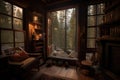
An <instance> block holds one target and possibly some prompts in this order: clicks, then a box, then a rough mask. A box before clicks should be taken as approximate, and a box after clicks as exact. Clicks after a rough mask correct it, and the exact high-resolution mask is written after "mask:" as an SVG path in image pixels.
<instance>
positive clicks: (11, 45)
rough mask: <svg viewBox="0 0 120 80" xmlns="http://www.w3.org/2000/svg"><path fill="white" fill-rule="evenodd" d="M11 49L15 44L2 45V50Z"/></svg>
mask: <svg viewBox="0 0 120 80" xmlns="http://www.w3.org/2000/svg"><path fill="white" fill-rule="evenodd" d="M9 48H13V43H9V44H1V50H5V49H9Z"/></svg>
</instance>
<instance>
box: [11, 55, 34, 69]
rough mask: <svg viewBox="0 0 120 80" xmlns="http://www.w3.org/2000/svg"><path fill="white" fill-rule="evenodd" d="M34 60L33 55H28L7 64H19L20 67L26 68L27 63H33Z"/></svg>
mask: <svg viewBox="0 0 120 80" xmlns="http://www.w3.org/2000/svg"><path fill="white" fill-rule="evenodd" d="M35 60H36V58H35V57H29V58H27V59H25V60H23V61H21V62H15V61H9V64H11V65H20V66H21V68H26V67H27V66H28V65H30V64H31V63H33V62H34V61H35Z"/></svg>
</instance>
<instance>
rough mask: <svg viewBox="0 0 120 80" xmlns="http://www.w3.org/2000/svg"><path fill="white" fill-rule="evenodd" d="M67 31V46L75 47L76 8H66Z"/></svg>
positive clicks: (69, 47)
mask: <svg viewBox="0 0 120 80" xmlns="http://www.w3.org/2000/svg"><path fill="white" fill-rule="evenodd" d="M66 31H67V34H66V36H67V38H66V40H67V41H66V42H67V44H66V45H67V46H66V47H67V49H75V37H76V34H75V33H76V16H75V9H74V8H72V9H68V10H66Z"/></svg>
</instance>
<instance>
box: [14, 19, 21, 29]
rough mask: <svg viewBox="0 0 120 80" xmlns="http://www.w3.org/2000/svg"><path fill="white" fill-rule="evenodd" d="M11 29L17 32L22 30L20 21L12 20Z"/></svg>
mask: <svg viewBox="0 0 120 80" xmlns="http://www.w3.org/2000/svg"><path fill="white" fill-rule="evenodd" d="M13 27H14V29H17V30H23V23H22V20H20V19H17V18H14V19H13Z"/></svg>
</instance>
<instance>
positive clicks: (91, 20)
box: [88, 16, 96, 26]
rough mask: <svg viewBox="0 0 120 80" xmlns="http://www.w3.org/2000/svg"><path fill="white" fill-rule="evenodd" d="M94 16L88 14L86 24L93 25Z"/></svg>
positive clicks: (94, 22) (94, 21)
mask: <svg viewBox="0 0 120 80" xmlns="http://www.w3.org/2000/svg"><path fill="white" fill-rule="evenodd" d="M95 24H96V16H88V26H95Z"/></svg>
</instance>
